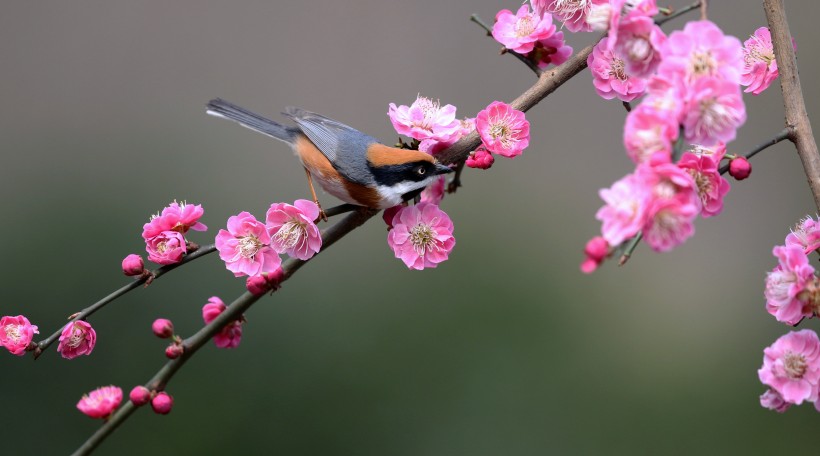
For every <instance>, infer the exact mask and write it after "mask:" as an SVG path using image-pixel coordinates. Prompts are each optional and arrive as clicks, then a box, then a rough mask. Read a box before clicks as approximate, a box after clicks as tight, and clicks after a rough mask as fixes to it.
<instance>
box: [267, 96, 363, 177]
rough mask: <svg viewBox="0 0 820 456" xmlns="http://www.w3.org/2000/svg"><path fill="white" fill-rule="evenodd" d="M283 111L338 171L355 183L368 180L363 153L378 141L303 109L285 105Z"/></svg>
mask: <svg viewBox="0 0 820 456" xmlns="http://www.w3.org/2000/svg"><path fill="white" fill-rule="evenodd" d="M283 114H284V115H286V116H287V117H290V118H291V119H293V121H294V122H296V125H298V126H299V129H300V130H302V133H304V134H305V136H307V137H308V139H310V140H311V141H312V142H313V144H316V147H318V148H319V150H320V151H321V152H322V154H324V156H325V157H327V159H328V160H330V163H331V164H332V165H333V167H334V168H336V169H337V170H339V172H341V173H342V174H344V175H345V176H347V178H348V179H350V180H352V181H354V182H358V183H360V184H369V183H371V181H372V180H373V179H372V176H370V174H369V173H367V172H366V170H367V169H368V168H367V156H366V153H367V147H368V146H369V145H370V144H373V143H378V141H377V140H376V139H375V138H373V137H372V136H368V135H366V134H364V133H362V132H360V131H359V130H356V129H355V128H353V127H350V126H347V125H345V124H343V123H341V122H337V121H335V120H333V119H329V118H327V117H325V116H323V115H320V114H316V113H313V112H310V111H305V110H304V109H300V108H294V107H292V106H288V107H287V108H285V112H284V113H283Z"/></svg>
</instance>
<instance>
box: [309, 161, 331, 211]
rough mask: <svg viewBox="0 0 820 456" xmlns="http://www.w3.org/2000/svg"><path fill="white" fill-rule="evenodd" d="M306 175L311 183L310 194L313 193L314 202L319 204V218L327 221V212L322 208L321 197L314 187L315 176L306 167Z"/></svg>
mask: <svg viewBox="0 0 820 456" xmlns="http://www.w3.org/2000/svg"><path fill="white" fill-rule="evenodd" d="M305 175H306V176H307V180H308V185H310V194H311V195H313V202H314V203H316V205H317V206H319V218H320V219H322V220H324V221H325V222H327V214H325V210H324V209H322V205H321V204H319V198H318V197H317V196H316V190H315V189H314V188H313V178H312V177H311V176H310V171H308V169H307V168H305Z"/></svg>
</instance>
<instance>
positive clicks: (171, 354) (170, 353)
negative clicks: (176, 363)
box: [165, 343, 185, 359]
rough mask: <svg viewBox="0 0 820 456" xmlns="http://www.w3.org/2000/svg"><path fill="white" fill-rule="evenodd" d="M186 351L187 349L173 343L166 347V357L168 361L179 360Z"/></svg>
mask: <svg viewBox="0 0 820 456" xmlns="http://www.w3.org/2000/svg"><path fill="white" fill-rule="evenodd" d="M184 351H185V348H184V347H183V346H182V345H180V344H177V343H173V344H171V345H169V346H167V347H165V356H166V357H167V358H168V359H177V358H179V357H180V356H182V352H184Z"/></svg>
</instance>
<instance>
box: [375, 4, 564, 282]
mask: <svg viewBox="0 0 820 456" xmlns="http://www.w3.org/2000/svg"><path fill="white" fill-rule="evenodd" d="M524 8H526V5H525V7H524ZM522 11H523V10H522ZM499 14H500V13H499ZM550 26H551V20H550ZM535 27H536V28H538V29H539V30H541V29H544V28H545V27H547V26H546V25H544V24H542V23H541V22H539V23H538V24H536V25H535ZM551 27H552V26H551ZM547 28H548V27H547ZM545 30H546V29H545ZM544 33H546V32H544ZM550 33H554V27H552V32H550ZM387 115H388V117H389V118H390V122H391V123H392V124H393V127H394V128H395V129H396V132H398V133H399V134H402V135H406V136H408V137H410V138H412V139H413V140H414V142H413V143H412V145H411V146H410V147H416V148H418V150H420V151H422V152H426V153H428V154H431V155H432V156H433V157H435V156H436V155H437V154H438V153H440V152H441V151H443V150H445V149H447V148H448V147H449V146H451V145H453V144H454V143H455V142H456V141H458V140H459V139H461V138H462V137H464V136H465V135H468V134H470V133H472V132H473V131H477V132H478V135H479V137H480V138H481V141H482V144H481V146H479V147H478V148H477V149H476V150H475V151H473V152H472V153H471V154H470V156H469V157H468V158H467V160H466V165H467V166H468V167H471V168H479V169H488V168H490V167H491V166H492V165H493V163H494V161H495V159H494V158H493V155H492V154H497V155H501V156H503V157H508V158H513V157H517V156H519V155H521V153H522V152H523V151H524V149H525V148H526V147H527V146H528V145H529V138H530V124H529V122H528V121H527V120H526V118H525V116H524V113H523V112H521V111H518V110H516V109H513V108H512V107H511V106H510V105H508V104H506V103H503V102H500V101H494V102H493V103H491V104H490V105H489V106H487V107H486V108H485V109H483V110H481V111H480V112H479V113H478V114H477V115H476V117H475V118H465V119H463V120H459V119H457V118H456V107H455V106H453V105H449V104H448V105H445V106H444V107H442V106H441V103H440V102H438V101H432V100H431V99H430V98H426V97H422V96H418V97H417V98H416V100H415V101H414V102H413V103H412V104H411V105H410V106H406V105H400V106H396V104H394V103H390V105H389V108H388V111H387ZM445 187H446V178H445V176H441V177H439V178H438V179H437V180H436V181H434V182H433V183H432V184H431V185H429V186H428V187H427V188H426V189H424V191H423V192H422V193H421V195H420V200H419V204H417V205H416V206H405V205H401V206H396V207H393V208H389V209H387V210H385V212H384V220H385V222H386V223H387V225H388V229H389V233H388V238H387V242H388V245H389V246H390V247H391V249H392V250H393V252H394V254H395V255H396V258H400V259H401V260H402V261H403V262H404V264H405V265H406V266H407V267H408V268H411V269H425V268H432V267H436V266H437V265H438V264H439V263H441V262H442V261H444V260H446V259H447V258H448V257H449V253H450V251H451V250H452V249H453V246H454V245H455V238H454V237H453V223H452V221H451V220H450V218H449V217H448V216H447V214H446V213H445V212H444V211H442V210H441V208H440V207H439V205H440V204H441V201H442V199H443V198H444V195H445V190H446V189H445Z"/></svg>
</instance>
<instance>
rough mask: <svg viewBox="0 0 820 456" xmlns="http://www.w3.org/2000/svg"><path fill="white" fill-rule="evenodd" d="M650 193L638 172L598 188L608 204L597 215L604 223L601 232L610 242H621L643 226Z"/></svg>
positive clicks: (615, 244) (617, 243)
mask: <svg viewBox="0 0 820 456" xmlns="http://www.w3.org/2000/svg"><path fill="white" fill-rule="evenodd" d="M647 193H648V188H647V187H646V186H644V185H643V184H642V182H641V181H640V180H639V178H638V177H636V176H635V174H629V175H627V176H626V177H624V178H623V179H621V180H619V181H617V182H615V183H614V184H612V187H610V188H606V189H602V190H600V191H599V195H600V196H601V199H602V200H604V203H606V205H605V206H603V207H602V208H600V209H599V210H598V212H597V213H596V214H595V218H596V219H598V220H600V221H601V222H602V226H601V235H602V236H603V238H604V240H606V242H607V243H608V244H609V245H611V246H617V245H620V244H621V243H622V242H623V241H625V240H626V239H628V238H630V237H632V236H634V235H635V234H637V233H638V231H640V229H641V228H642V227H643V224H644V214H645V212H646V206H645V204H644V200H646V198H647V196H648V195H647Z"/></svg>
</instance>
